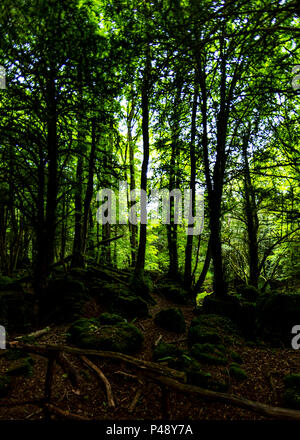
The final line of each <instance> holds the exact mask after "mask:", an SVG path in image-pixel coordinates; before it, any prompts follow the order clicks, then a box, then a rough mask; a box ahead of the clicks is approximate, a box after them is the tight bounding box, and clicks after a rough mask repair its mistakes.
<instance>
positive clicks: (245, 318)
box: [237, 301, 257, 340]
mask: <svg viewBox="0 0 300 440" xmlns="http://www.w3.org/2000/svg"><path fill="white" fill-rule="evenodd" d="M256 316H257V307H256V304H255V303H253V302H249V301H242V302H241V310H240V316H239V319H238V320H237V325H238V327H239V329H240V330H241V332H242V334H243V336H244V337H245V338H247V339H252V340H253V339H255V337H256V328H255V321H256Z"/></svg>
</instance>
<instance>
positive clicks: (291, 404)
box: [283, 388, 300, 410]
mask: <svg viewBox="0 0 300 440" xmlns="http://www.w3.org/2000/svg"><path fill="white" fill-rule="evenodd" d="M283 399H284V403H285V405H286V406H287V407H288V408H292V409H298V410H300V393H298V392H297V391H296V390H295V389H294V388H288V389H286V390H285V392H284V395H283Z"/></svg>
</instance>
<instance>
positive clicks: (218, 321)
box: [191, 313, 239, 335]
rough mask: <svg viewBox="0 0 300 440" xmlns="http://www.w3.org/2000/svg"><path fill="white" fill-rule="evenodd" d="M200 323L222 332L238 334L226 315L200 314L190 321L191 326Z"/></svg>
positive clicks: (234, 325)
mask: <svg viewBox="0 0 300 440" xmlns="http://www.w3.org/2000/svg"><path fill="white" fill-rule="evenodd" d="M196 325H201V326H203V327H208V328H211V329H214V330H218V331H219V332H220V333H222V334H224V333H225V334H234V335H236V334H238V333H239V331H238V328H237V326H236V324H235V323H234V322H233V321H232V320H231V319H230V318H228V317H226V316H220V315H216V314H213V313H208V314H201V315H199V316H197V317H196V318H194V319H193V320H192V322H191V327H194V326H196Z"/></svg>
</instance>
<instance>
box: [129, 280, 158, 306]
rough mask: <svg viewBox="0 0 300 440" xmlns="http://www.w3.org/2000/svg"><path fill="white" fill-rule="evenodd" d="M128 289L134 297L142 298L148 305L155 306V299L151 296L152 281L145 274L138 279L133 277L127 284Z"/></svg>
mask: <svg viewBox="0 0 300 440" xmlns="http://www.w3.org/2000/svg"><path fill="white" fill-rule="evenodd" d="M129 288H130V290H131V292H132V294H133V295H134V296H139V297H141V298H143V299H144V300H145V301H146V302H147V303H149V304H156V301H155V299H154V298H153V297H152V296H151V291H152V289H153V285H152V280H151V278H150V276H149V275H147V274H146V273H144V274H143V275H141V276H139V277H136V276H134V275H133V276H132V277H131V280H130V282H129Z"/></svg>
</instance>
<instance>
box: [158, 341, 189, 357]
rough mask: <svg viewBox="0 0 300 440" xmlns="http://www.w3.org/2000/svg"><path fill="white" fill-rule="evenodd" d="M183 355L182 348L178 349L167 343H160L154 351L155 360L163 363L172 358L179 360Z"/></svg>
mask: <svg viewBox="0 0 300 440" xmlns="http://www.w3.org/2000/svg"><path fill="white" fill-rule="evenodd" d="M182 354H183V351H182V350H180V348H177V347H176V346H175V345H173V344H166V343H165V342H162V341H161V342H160V343H159V344H158V345H157V346H156V347H155V348H154V350H153V360H154V361H162V360H170V358H177V357H179V356H181V355H182Z"/></svg>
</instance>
